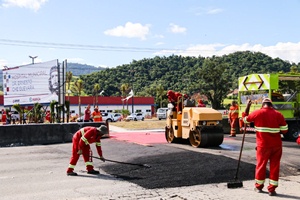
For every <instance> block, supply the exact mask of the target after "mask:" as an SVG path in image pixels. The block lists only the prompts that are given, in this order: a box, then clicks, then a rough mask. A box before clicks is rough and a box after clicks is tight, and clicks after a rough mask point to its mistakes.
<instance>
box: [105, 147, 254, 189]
mask: <svg viewBox="0 0 300 200" xmlns="http://www.w3.org/2000/svg"><path fill="white" fill-rule="evenodd" d="M126 162H130V163H136V164H146V165H147V166H148V165H149V166H151V167H150V168H147V167H143V166H135V165H125V164H117V163H109V164H108V163H107V162H106V163H107V164H105V165H102V167H101V169H102V170H104V171H105V172H106V173H109V174H111V175H113V176H115V177H117V178H121V179H123V180H126V181H129V182H132V183H135V184H137V185H139V186H141V187H144V188H147V189H154V188H172V187H181V186H192V185H199V184H210V183H228V182H232V181H235V180H234V177H235V174H236V170H237V164H238V161H237V160H235V159H231V158H228V157H225V156H222V155H221V156H220V155H213V154H208V153H199V152H191V151H186V150H179V151H178V150H177V151H176V152H170V153H168V152H163V153H162V152H161V154H159V155H144V156H140V157H139V158H136V159H133V160H129V161H126ZM254 172H255V165H253V164H249V163H245V162H241V163H240V168H239V174H238V180H239V181H243V180H253V179H254Z"/></svg>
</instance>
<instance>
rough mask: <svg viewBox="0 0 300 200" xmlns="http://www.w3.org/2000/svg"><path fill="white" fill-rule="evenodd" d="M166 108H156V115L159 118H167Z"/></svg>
mask: <svg viewBox="0 0 300 200" xmlns="http://www.w3.org/2000/svg"><path fill="white" fill-rule="evenodd" d="M167 112H168V108H159V109H157V112H156V115H157V118H158V119H159V120H161V119H167Z"/></svg>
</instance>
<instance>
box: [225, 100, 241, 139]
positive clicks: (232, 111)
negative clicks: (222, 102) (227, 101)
mask: <svg viewBox="0 0 300 200" xmlns="http://www.w3.org/2000/svg"><path fill="white" fill-rule="evenodd" d="M228 122H229V123H230V136H229V137H236V127H237V125H238V123H239V106H238V104H237V102H236V101H232V103H231V106H230V108H229V112H228Z"/></svg>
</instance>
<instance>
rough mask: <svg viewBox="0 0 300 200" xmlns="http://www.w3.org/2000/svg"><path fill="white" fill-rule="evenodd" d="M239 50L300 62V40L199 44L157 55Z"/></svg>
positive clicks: (206, 55)
mask: <svg viewBox="0 0 300 200" xmlns="http://www.w3.org/2000/svg"><path fill="white" fill-rule="evenodd" d="M237 51H253V52H261V53H264V54H266V55H268V56H270V57H272V58H277V57H278V58H280V59H282V60H285V61H290V62H295V63H298V62H300V56H299V55H300V42H298V43H291V42H286V43H283V42H279V43H277V44H275V45H273V46H263V45H261V44H255V45H250V44H249V43H245V44H241V45H226V44H205V45H202V44H199V45H193V46H190V47H188V48H187V49H185V50H163V51H160V52H156V53H155V55H168V54H176V55H182V56H195V57H198V56H203V57H211V56H213V55H215V56H223V55H228V54H230V53H234V52H237Z"/></svg>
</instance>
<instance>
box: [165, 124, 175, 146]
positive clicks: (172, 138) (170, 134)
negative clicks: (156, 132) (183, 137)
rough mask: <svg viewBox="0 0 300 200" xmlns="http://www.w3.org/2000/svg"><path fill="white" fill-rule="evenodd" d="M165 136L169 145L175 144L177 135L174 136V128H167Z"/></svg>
mask: <svg viewBox="0 0 300 200" xmlns="http://www.w3.org/2000/svg"><path fill="white" fill-rule="evenodd" d="M165 136H166V140H167V142H168V143H174V142H175V135H174V130H173V128H172V127H170V128H167V127H166V128H165Z"/></svg>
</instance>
